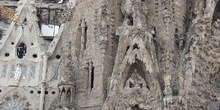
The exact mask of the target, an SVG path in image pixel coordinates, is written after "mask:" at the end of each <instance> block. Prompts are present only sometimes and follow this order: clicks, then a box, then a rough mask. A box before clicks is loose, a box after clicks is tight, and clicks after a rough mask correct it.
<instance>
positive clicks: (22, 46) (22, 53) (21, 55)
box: [17, 43, 27, 59]
mask: <svg viewBox="0 0 220 110" xmlns="http://www.w3.org/2000/svg"><path fill="white" fill-rule="evenodd" d="M26 52H27V47H26V45H25V44H24V43H20V44H19V45H18V47H17V56H18V58H19V59H22V58H24V56H25V54H26Z"/></svg>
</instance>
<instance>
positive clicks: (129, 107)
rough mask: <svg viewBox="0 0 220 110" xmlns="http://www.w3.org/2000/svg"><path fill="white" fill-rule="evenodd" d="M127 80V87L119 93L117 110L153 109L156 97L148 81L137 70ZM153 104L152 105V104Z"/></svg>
mask: <svg viewBox="0 0 220 110" xmlns="http://www.w3.org/2000/svg"><path fill="white" fill-rule="evenodd" d="M130 74H132V75H131V76H130V78H128V80H127V81H126V84H125V87H124V88H123V89H122V90H121V91H120V92H119V94H117V97H118V99H117V101H116V107H115V109H116V110H122V109H123V110H125V109H126V110H136V109H137V110H141V109H144V110H145V109H146V110H148V109H153V108H154V107H153V106H152V103H153V102H154V100H155V98H153V96H152V95H151V92H150V90H149V88H147V83H146V82H145V80H144V79H143V78H142V77H141V76H140V75H139V73H138V72H137V70H136V69H135V71H134V72H133V73H130ZM150 105H151V106H150Z"/></svg>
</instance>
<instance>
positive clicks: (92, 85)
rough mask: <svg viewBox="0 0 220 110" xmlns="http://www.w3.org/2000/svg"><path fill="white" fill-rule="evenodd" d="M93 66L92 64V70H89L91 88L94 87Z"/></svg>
mask: <svg viewBox="0 0 220 110" xmlns="http://www.w3.org/2000/svg"><path fill="white" fill-rule="evenodd" d="M94 70H95V68H94V66H92V71H91V89H92V88H93V87H94Z"/></svg>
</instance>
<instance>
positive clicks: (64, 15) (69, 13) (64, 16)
mask: <svg viewBox="0 0 220 110" xmlns="http://www.w3.org/2000/svg"><path fill="white" fill-rule="evenodd" d="M71 19H72V10H71V9H66V10H65V11H64V12H63V13H62V14H61V23H65V22H67V21H70V20H71Z"/></svg>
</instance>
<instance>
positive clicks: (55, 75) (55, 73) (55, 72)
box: [53, 67, 59, 80]
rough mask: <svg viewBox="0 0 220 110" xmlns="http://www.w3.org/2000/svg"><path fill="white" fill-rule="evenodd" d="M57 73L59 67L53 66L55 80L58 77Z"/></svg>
mask: <svg viewBox="0 0 220 110" xmlns="http://www.w3.org/2000/svg"><path fill="white" fill-rule="evenodd" d="M58 74H59V67H55V69H54V77H53V78H54V79H55V80H57V79H58Z"/></svg>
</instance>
